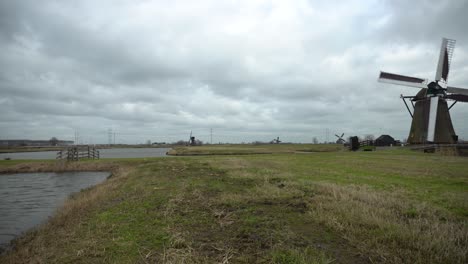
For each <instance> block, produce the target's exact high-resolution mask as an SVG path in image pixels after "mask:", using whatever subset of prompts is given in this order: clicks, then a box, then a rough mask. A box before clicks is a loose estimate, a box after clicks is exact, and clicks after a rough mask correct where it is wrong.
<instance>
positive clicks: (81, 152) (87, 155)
mask: <svg viewBox="0 0 468 264" xmlns="http://www.w3.org/2000/svg"><path fill="white" fill-rule="evenodd" d="M56 158H57V159H60V160H63V159H66V160H69V161H73V160H75V161H77V160H80V159H99V158H100V156H99V150H97V149H96V148H95V147H90V146H85V147H70V148H67V149H63V150H60V151H59V152H57V157H56Z"/></svg>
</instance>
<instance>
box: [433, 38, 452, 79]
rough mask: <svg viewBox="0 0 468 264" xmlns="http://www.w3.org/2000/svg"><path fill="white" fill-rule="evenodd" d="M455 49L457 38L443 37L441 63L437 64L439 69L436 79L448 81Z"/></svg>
mask: <svg viewBox="0 0 468 264" xmlns="http://www.w3.org/2000/svg"><path fill="white" fill-rule="evenodd" d="M454 49H455V40H453V39H446V38H443V39H442V45H441V47H440V54H439V63H438V64H437V71H436V75H435V80H436V81H440V80H442V81H444V82H447V79H448V74H449V71H450V63H451V62H452V55H453V50H454Z"/></svg>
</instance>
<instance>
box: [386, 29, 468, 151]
mask: <svg viewBox="0 0 468 264" xmlns="http://www.w3.org/2000/svg"><path fill="white" fill-rule="evenodd" d="M454 48H455V40H452V39H446V38H443V39H442V46H441V48H440V55H439V63H438V64H437V71H436V75H435V81H433V82H430V83H429V82H428V80H427V79H421V78H416V77H410V76H404V75H399V74H393V73H388V72H380V76H379V82H385V83H392V84H397V85H403V86H411V87H416V88H422V89H421V90H420V91H419V92H418V93H417V94H416V96H402V98H403V100H404V98H410V99H411V102H412V104H413V107H414V111H413V113H411V111H410V114H411V115H412V118H413V121H412V123H411V130H410V133H409V136H408V143H410V144H423V143H449V144H453V143H456V142H457V141H458V136H457V135H456V134H455V130H454V129H453V125H452V120H451V118H450V113H449V110H450V108H452V106H453V105H454V104H455V103H456V102H468V89H465V88H456V87H452V86H447V78H448V75H449V70H450V63H451V62H452V55H453V50H454ZM447 100H453V101H454V102H453V103H452V104H451V105H450V107H449V106H448V104H447ZM413 102H415V103H413ZM405 104H406V102H405ZM407 107H408V106H407ZM408 110H409V108H408Z"/></svg>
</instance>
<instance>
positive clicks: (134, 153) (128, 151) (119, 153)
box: [0, 148, 170, 160]
mask: <svg viewBox="0 0 468 264" xmlns="http://www.w3.org/2000/svg"><path fill="white" fill-rule="evenodd" d="M169 150H170V148H111V149H99V153H100V156H101V158H103V159H115V158H154V157H163V156H166V152H168V151H169ZM56 157H57V151H39V152H16V153H1V154H0V160H4V159H7V158H9V159H12V160H28V159H55V158H56Z"/></svg>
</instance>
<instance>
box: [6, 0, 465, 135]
mask: <svg viewBox="0 0 468 264" xmlns="http://www.w3.org/2000/svg"><path fill="white" fill-rule="evenodd" d="M466 14H468V1H466V0H452V1H444V0H441V1H429V0H420V1H405V0H401V1H390V0H388V1H384V0H380V1H379V0H377V1H362V0H356V1H305V0H304V1H301V0H298V1H273V0H272V1H267V0H259V1H250V0H246V1H227V0H226V1H219V0H212V1H210V0H206V1H205V0H198V1H178V0H176V1H163V0H161V1H143V0H140V1H134V0H128V1H126V0H115V1H105V0H100V1H95V0H89V1H87V0H84V1H58V0H57V1H21V0H18V1H8V0H1V1H0V51H1V52H0V92H1V97H0V139H19V138H21V139H26V138H29V139H49V138H51V137H52V136H55V137H58V138H60V139H68V140H73V139H74V137H75V131H77V133H78V134H79V141H80V142H82V143H107V141H108V132H109V129H111V130H112V133H115V135H116V143H142V142H146V140H151V141H168V142H172V141H177V140H179V139H187V138H188V136H189V133H190V131H191V130H193V133H194V135H195V136H196V137H197V138H200V139H201V140H203V141H208V142H209V141H210V140H211V138H210V129H212V131H213V143H214V142H219V141H221V142H243V141H244V142H250V141H253V140H262V141H269V140H271V139H272V138H274V137H277V136H279V137H280V138H281V139H282V140H283V141H291V142H311V141H312V138H313V137H317V138H318V140H320V141H323V140H326V138H327V131H329V132H328V134H329V136H328V138H329V140H333V139H334V134H338V133H339V134H341V133H343V132H344V133H345V134H346V135H347V136H350V135H359V136H362V135H365V134H374V135H376V136H378V135H380V134H390V135H393V136H394V137H395V138H397V139H403V138H406V137H407V136H408V131H409V128H410V122H411V119H410V116H409V114H408V112H407V110H406V108H405V106H404V104H403V102H402V101H401V99H400V98H399V96H400V94H405V95H414V94H415V93H416V92H417V91H418V90H417V89H414V88H410V87H402V86H394V85H390V84H383V83H377V76H378V74H379V71H380V70H384V71H390V72H395V73H400V74H405V75H412V76H417V77H423V78H429V79H431V80H432V79H433V78H434V75H435V70H436V63H437V60H438V54H439V49H440V43H441V38H442V37H447V38H452V39H456V40H457V43H456V48H455V53H454V56H453V62H452V68H451V71H450V77H449V84H450V85H453V86H458V87H468V34H467V29H466V27H467V26H468V17H467V16H466ZM467 113H468V104H463V103H458V104H457V105H456V106H454V107H453V108H452V110H451V115H452V120H453V123H454V126H455V130H456V133H457V134H458V135H459V136H460V137H461V138H464V139H467V140H468V122H467V115H468V114H467Z"/></svg>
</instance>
